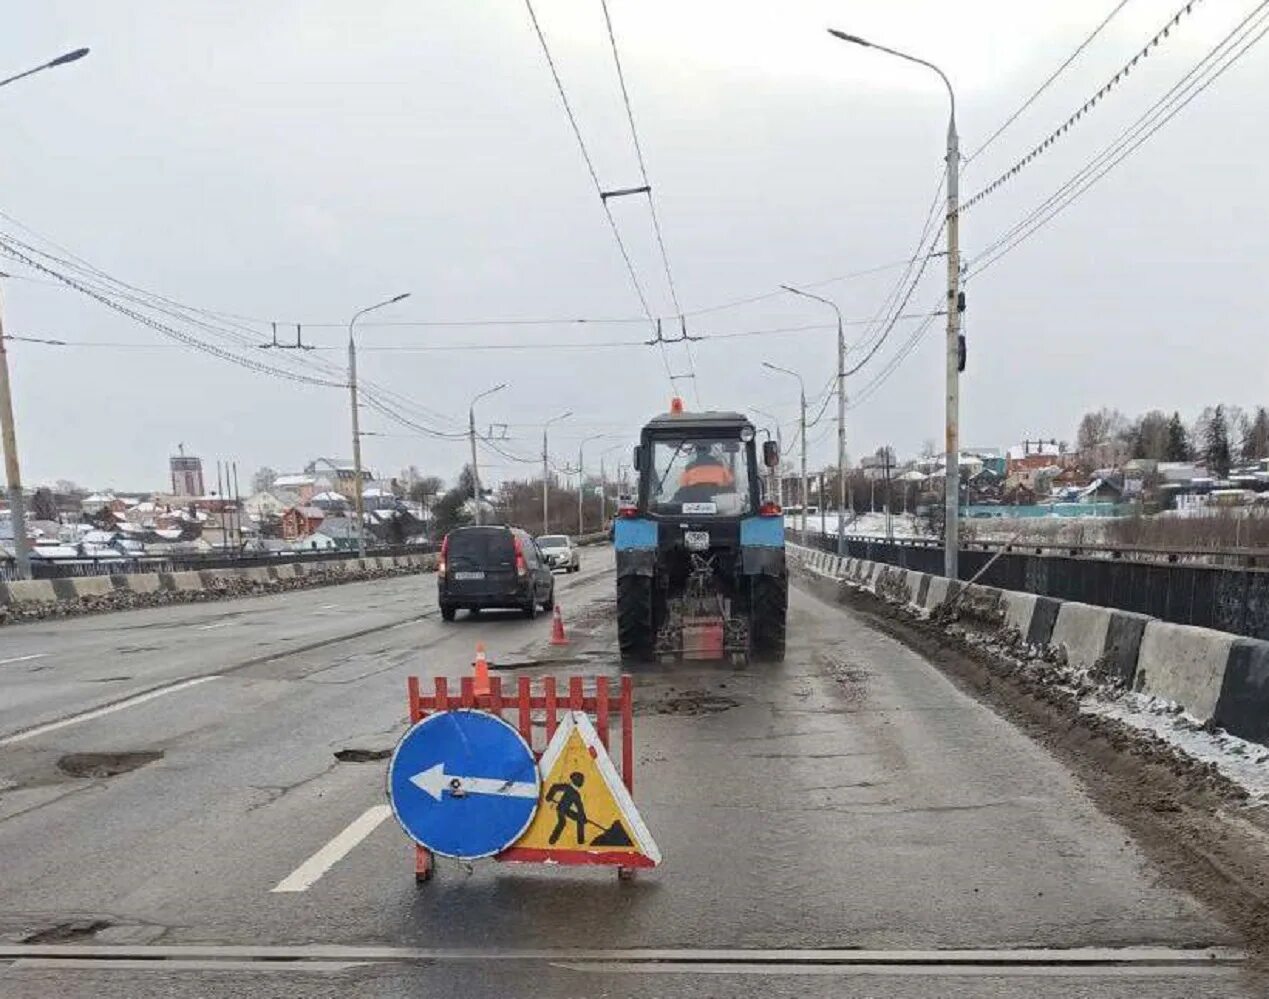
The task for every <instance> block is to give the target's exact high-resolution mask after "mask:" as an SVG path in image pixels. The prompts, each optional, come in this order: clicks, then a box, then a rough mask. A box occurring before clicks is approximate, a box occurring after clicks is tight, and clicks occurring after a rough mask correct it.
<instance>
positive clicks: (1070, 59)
mask: <svg viewBox="0 0 1269 999" xmlns="http://www.w3.org/2000/svg"><path fill="white" fill-rule="evenodd" d="M1128 3H1129V0H1119V2H1118V3H1117V4H1115V6H1114V7H1113V8H1112V9H1111V12H1110V13H1109V14H1107V15H1106V16H1105V17H1104V18H1102V20H1101V23H1100V24H1098V25H1097V27H1095V28H1094V29H1093V31H1092V33H1091V34H1090V35H1089V36H1088V37H1087V38H1085V39H1084V40H1083V41H1082V42H1080V44H1079V45H1078V46H1076V49H1075V51H1074V52H1072V53H1071V54H1070V55H1069V56H1067V57H1066V61H1065V62H1063V63H1062V65H1060V66H1059V67H1058V68H1057V69H1055V70H1054V71H1053V72H1052V73H1051V74H1050V75H1049V78H1048V79H1047V80H1045V81H1044V82H1043V83H1042V84H1040V86H1039V87H1037V88H1036V89H1035V91H1034V92H1032V94H1031V96H1030V97H1028V98H1027V99H1026V100H1025V101H1023V102H1022V103H1021V104H1020V105H1019V106H1018V109H1017V110H1016V111H1014V113H1013V114H1011V115H1010V116H1009V117H1008V118H1006V119H1005V120H1004V121H1003V122H1002V123H1001V124H1000V126H999V127H998V128H997V129H996V130H995V131H994V132H992V133H991V135H989V136H987V139H986V140H985V141H984V142H983V143H982V144H981V145H980V146H979V147H978V148H977V149H975V150H974V151H973V152H972V153H970V154H969V155H968V156H966V157H965V163H966V165H968V164H969V163H970V162H971V161H973V160H974V159H975V158H976V157H977V156H978V155H979V153H981V152H982V151H983V150H984V149H986V148H987V147H988V146H990V145H991V144H992V143H993V142H995V141H996V140H997V139H998V138H1000V135H1001V133H1002V132H1004V131H1005V129H1007V128H1008V127H1009V126H1010V125H1012V124H1013V123H1014V122H1015V121H1017V120H1018V118H1019V117H1021V115H1022V113H1023V112H1024V111H1026V110H1027V108H1029V107H1030V106H1031V105H1032V104H1034V103H1035V101H1036V98H1038V97H1039V96H1040V95H1041V94H1042V93H1044V92H1045V91H1046V90H1048V88H1049V86H1050V85H1051V84H1052V83H1053V81H1054V80H1056V79H1057V78H1058V77H1059V76H1061V75H1062V73H1063V72H1064V71H1065V70H1066V68H1067V67H1068V66H1069V65H1071V63H1073V62H1074V61H1075V60H1076V59H1077V58H1078V57H1079V54H1080V53H1081V52H1083V51H1084V50H1085V49H1086V48H1088V46H1089V45H1090V44H1092V41H1093V39H1095V38H1096V37H1097V36H1098V35H1100V34H1101V33H1102V29H1103V28H1105V27H1106V25H1108V24H1110V22H1111V21H1113V20H1114V19H1115V15H1116V14H1118V13H1119V12H1120V11H1121V10H1123V9H1124V8H1125V7H1127V6H1128Z"/></svg>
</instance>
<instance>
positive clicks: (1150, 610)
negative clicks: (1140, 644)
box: [790, 531, 1269, 640]
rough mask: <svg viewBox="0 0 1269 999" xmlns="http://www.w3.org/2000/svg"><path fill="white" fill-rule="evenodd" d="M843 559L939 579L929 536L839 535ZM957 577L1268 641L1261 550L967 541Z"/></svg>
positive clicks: (817, 542)
mask: <svg viewBox="0 0 1269 999" xmlns="http://www.w3.org/2000/svg"><path fill="white" fill-rule="evenodd" d="M793 533H794V532H790V534H791V535H793ZM807 535H808V536H807V539H806V540H807V544H808V546H809V547H813V548H818V549H820V550H822V551H836V548H837V538H836V537H835V536H832V535H830V536H825V535H821V534H811V533H810V532H809V531H808V532H807ZM846 554H847V555H849V556H851V557H852V558H862V559H868V560H870V561H873V562H885V563H887V564H889V565H897V566H901V567H903V568H905V569H913V570H916V571H917V572H926V573H930V574H932V575H942V574H943V546H942V543H941V542H940V541H938V540H937V539H933V538H901V539H900V538H896V539H895V540H894V541H887V540H886V539H885V538H876V537H867V536H861V535H848V536H847V538H846ZM1222 559H1223V560H1227V561H1225V562H1222V561H1221V560H1222ZM959 570H960V576H961V579H962V580H968V579H971V578H974V577H975V576H977V575H978V574H979V573H980V572H981V574H982V576H981V578H980V580H979V582H981V583H983V584H984V585H986V586H997V587H1000V588H1002V589H1006V590H1021V591H1023V592H1027V593H1035V594H1037V595H1040V596H1044V597H1055V598H1057V599H1059V600H1073V601H1078V602H1080V603H1086V604H1095V605H1097V606H1099V607H1114V608H1116V609H1118V610H1124V611H1133V612H1135V613H1139V614H1148V615H1149V616H1151V617H1155V618H1158V619H1159V620H1161V621H1172V622H1175V623H1177V624H1192V625H1197V626H1199V627H1201V628H1215V629H1216V630H1218V631H1229V632H1233V633H1234V634H1236V635H1249V636H1251V637H1253V638H1262V639H1266V640H1269V552H1265V551H1263V550H1258V549H1208V548H1191V549H1185V550H1181V551H1176V550H1166V549H1158V548H1142V547H1132V546H1128V545H1069V544H1058V543H1046V542H1041V543H1038V544H1035V543H1029V542H1028V543H1020V542H1015V543H1010V542H999V541H996V542H992V541H975V542H967V543H966V544H964V545H962V546H961V555H960V560H959Z"/></svg>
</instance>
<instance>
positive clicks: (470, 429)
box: [467, 404, 480, 527]
mask: <svg viewBox="0 0 1269 999" xmlns="http://www.w3.org/2000/svg"><path fill="white" fill-rule="evenodd" d="M473 405H474V404H473ZM467 433H468V436H469V437H470V439H471V499H472V503H473V505H474V507H475V509H474V511H473V513H472V516H473V517H474V518H475V522H476V526H477V527H479V526H480V464H479V459H478V458H477V457H476V410H475V409H474V408H472V409H468V410H467Z"/></svg>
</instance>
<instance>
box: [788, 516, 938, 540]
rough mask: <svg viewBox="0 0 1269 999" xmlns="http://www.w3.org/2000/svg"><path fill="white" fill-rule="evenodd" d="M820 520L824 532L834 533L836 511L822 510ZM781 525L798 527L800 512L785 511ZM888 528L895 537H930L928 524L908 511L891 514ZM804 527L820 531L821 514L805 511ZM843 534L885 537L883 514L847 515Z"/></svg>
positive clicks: (800, 525)
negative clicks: (786, 512)
mask: <svg viewBox="0 0 1269 999" xmlns="http://www.w3.org/2000/svg"><path fill="white" fill-rule="evenodd" d="M823 523H824V533H825V534H829V535H835V534H837V514H835V513H825V514H824V521H823ZM784 526H785V527H786V528H788V529H789V530H790V531H798V530H801V528H802V517H801V515H800V514H796V513H790V514H786V515H785V518H784ZM890 528H891V532H892V533H893V535H894V537H896V538H928V537H930V531H929V527H928V526H927V525H926V523H925V522H924V521H923V520H919V519H918V518H917V517H916V516H915V515H913V514H911V513H893V514H891V515H890ZM806 530H807V533H808V534H819V533H820V515H819V514H818V513H808V514H807V515H806ZM846 533H847V534H851V535H864V536H868V537H878V538H884V537H885V536H886V515H885V514H884V513H861V514H858V515H856V517H855V518H854V519H853V520H851V519H849V518H848V519H847V521H846Z"/></svg>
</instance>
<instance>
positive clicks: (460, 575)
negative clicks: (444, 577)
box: [454, 572, 485, 580]
mask: <svg viewBox="0 0 1269 999" xmlns="http://www.w3.org/2000/svg"><path fill="white" fill-rule="evenodd" d="M454 578H455V579H460V580H469V579H484V578H485V574H484V573H483V572H456V573H454Z"/></svg>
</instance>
